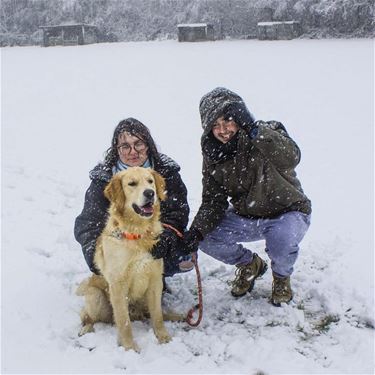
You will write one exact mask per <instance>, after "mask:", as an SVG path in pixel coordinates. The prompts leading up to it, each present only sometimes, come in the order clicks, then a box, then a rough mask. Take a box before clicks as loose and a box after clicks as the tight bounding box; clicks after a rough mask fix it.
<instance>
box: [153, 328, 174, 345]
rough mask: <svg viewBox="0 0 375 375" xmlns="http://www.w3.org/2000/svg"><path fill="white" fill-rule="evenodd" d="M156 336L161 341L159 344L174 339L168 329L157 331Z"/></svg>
mask: <svg viewBox="0 0 375 375" xmlns="http://www.w3.org/2000/svg"><path fill="white" fill-rule="evenodd" d="M156 337H157V339H158V341H159V344H166V343H167V342H169V341H171V340H172V337H171V336H170V335H169V333H168V332H167V331H162V332H156Z"/></svg>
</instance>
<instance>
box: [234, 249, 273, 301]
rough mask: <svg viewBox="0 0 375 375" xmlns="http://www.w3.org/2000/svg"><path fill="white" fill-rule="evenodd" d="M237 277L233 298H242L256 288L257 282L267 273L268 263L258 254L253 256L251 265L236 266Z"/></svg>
mask: <svg viewBox="0 0 375 375" xmlns="http://www.w3.org/2000/svg"><path fill="white" fill-rule="evenodd" d="M236 267H237V269H236V277H235V279H234V280H233V281H232V290H231V293H232V296H234V297H241V296H244V295H245V294H246V293H247V292H249V293H250V292H251V291H252V290H253V288H254V283H255V280H256V279H257V278H258V277H260V276H262V275H263V274H264V273H265V272H266V271H267V268H268V266H267V263H266V262H265V261H264V260H263V259H262V258H261V257H260V256H258V254H255V253H254V254H253V260H252V261H251V263H248V264H244V265H242V266H236Z"/></svg>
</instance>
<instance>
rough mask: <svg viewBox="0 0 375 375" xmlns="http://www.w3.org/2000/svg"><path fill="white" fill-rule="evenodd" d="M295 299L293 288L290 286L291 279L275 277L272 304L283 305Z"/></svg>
mask: <svg viewBox="0 0 375 375" xmlns="http://www.w3.org/2000/svg"><path fill="white" fill-rule="evenodd" d="M292 298H293V292H292V288H291V286H290V277H289V276H288V277H277V276H275V275H273V283H272V297H271V302H272V304H273V305H275V306H280V304H281V303H287V302H289V301H291V300H292Z"/></svg>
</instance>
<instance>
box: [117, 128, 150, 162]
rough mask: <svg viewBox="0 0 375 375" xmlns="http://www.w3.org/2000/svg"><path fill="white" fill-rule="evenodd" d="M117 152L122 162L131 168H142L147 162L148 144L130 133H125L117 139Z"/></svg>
mask: <svg viewBox="0 0 375 375" xmlns="http://www.w3.org/2000/svg"><path fill="white" fill-rule="evenodd" d="M117 145H118V146H117V152H118V156H119V158H120V160H121V161H122V162H123V163H125V164H126V165H129V166H130V167H140V166H142V165H143V164H144V163H145V161H146V160H147V157H148V155H147V151H148V146H147V144H146V143H145V142H144V141H142V139H140V138H137V137H136V136H134V135H131V134H130V133H127V132H123V133H121V134H120V135H119V136H118V138H117Z"/></svg>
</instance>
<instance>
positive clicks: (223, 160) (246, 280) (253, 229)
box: [184, 87, 311, 306]
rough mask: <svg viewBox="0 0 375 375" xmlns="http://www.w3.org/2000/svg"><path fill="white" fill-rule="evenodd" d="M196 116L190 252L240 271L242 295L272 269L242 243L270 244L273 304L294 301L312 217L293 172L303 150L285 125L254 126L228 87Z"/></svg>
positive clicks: (236, 289)
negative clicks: (199, 163) (198, 173)
mask: <svg viewBox="0 0 375 375" xmlns="http://www.w3.org/2000/svg"><path fill="white" fill-rule="evenodd" d="M199 110H200V115H201V121H202V127H203V135H202V138H201V147H202V154H203V168H202V173H203V191H202V203H201V206H200V208H199V210H198V212H197V214H196V216H195V218H194V220H193V222H192V224H191V227H190V229H189V231H188V232H187V233H186V234H185V238H184V242H185V246H186V249H185V251H186V252H187V253H188V252H191V253H192V252H195V251H197V249H198V247H199V248H200V249H201V250H202V251H203V252H205V253H206V254H208V255H210V256H212V257H214V258H215V259H218V260H220V261H222V262H224V263H226V264H231V265H235V266H236V273H235V274H236V277H235V279H234V281H233V282H232V290H231V293H232V295H233V296H235V297H240V296H243V295H245V294H246V293H247V292H251V290H252V289H253V287H254V282H255V280H256V279H257V278H258V277H260V276H261V275H262V274H264V272H266V270H267V263H266V262H265V261H264V260H263V259H261V257H260V256H259V255H257V254H256V253H253V252H252V251H251V250H250V249H248V248H246V247H244V246H243V245H242V244H241V242H251V241H258V240H265V244H266V249H265V251H266V253H267V255H268V256H269V258H270V259H271V268H272V273H273V284H272V295H271V302H272V303H273V304H274V305H276V306H279V305H280V303H284V302H289V301H290V300H291V299H292V297H293V293H292V289H291V284H290V275H291V274H292V272H293V266H294V264H295V262H296V259H297V256H298V251H299V243H300V242H301V240H302V239H303V237H304V235H305V233H306V231H307V229H308V227H309V225H310V214H311V202H310V200H309V199H308V198H307V197H306V195H305V194H304V192H303V190H302V187H301V184H300V182H299V180H298V179H297V176H296V172H295V168H296V166H297V165H298V163H299V162H300V158H301V153H300V150H299V148H298V146H297V144H296V143H295V142H294V141H293V139H292V138H291V137H290V136H289V134H288V132H287V131H286V129H285V127H284V126H283V125H282V124H281V123H280V122H277V121H268V122H265V121H255V119H254V117H253V115H252V114H251V113H250V112H249V110H248V109H247V107H246V105H245V103H244V101H243V100H242V98H241V97H240V96H239V95H237V94H236V93H234V92H232V91H230V90H228V89H226V88H222V87H218V88H216V89H214V90H212V91H211V92H209V93H208V94H206V95H204V96H203V98H202V99H201V101H200V105H199ZM228 198H230V203H231V205H230V206H229V203H228Z"/></svg>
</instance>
